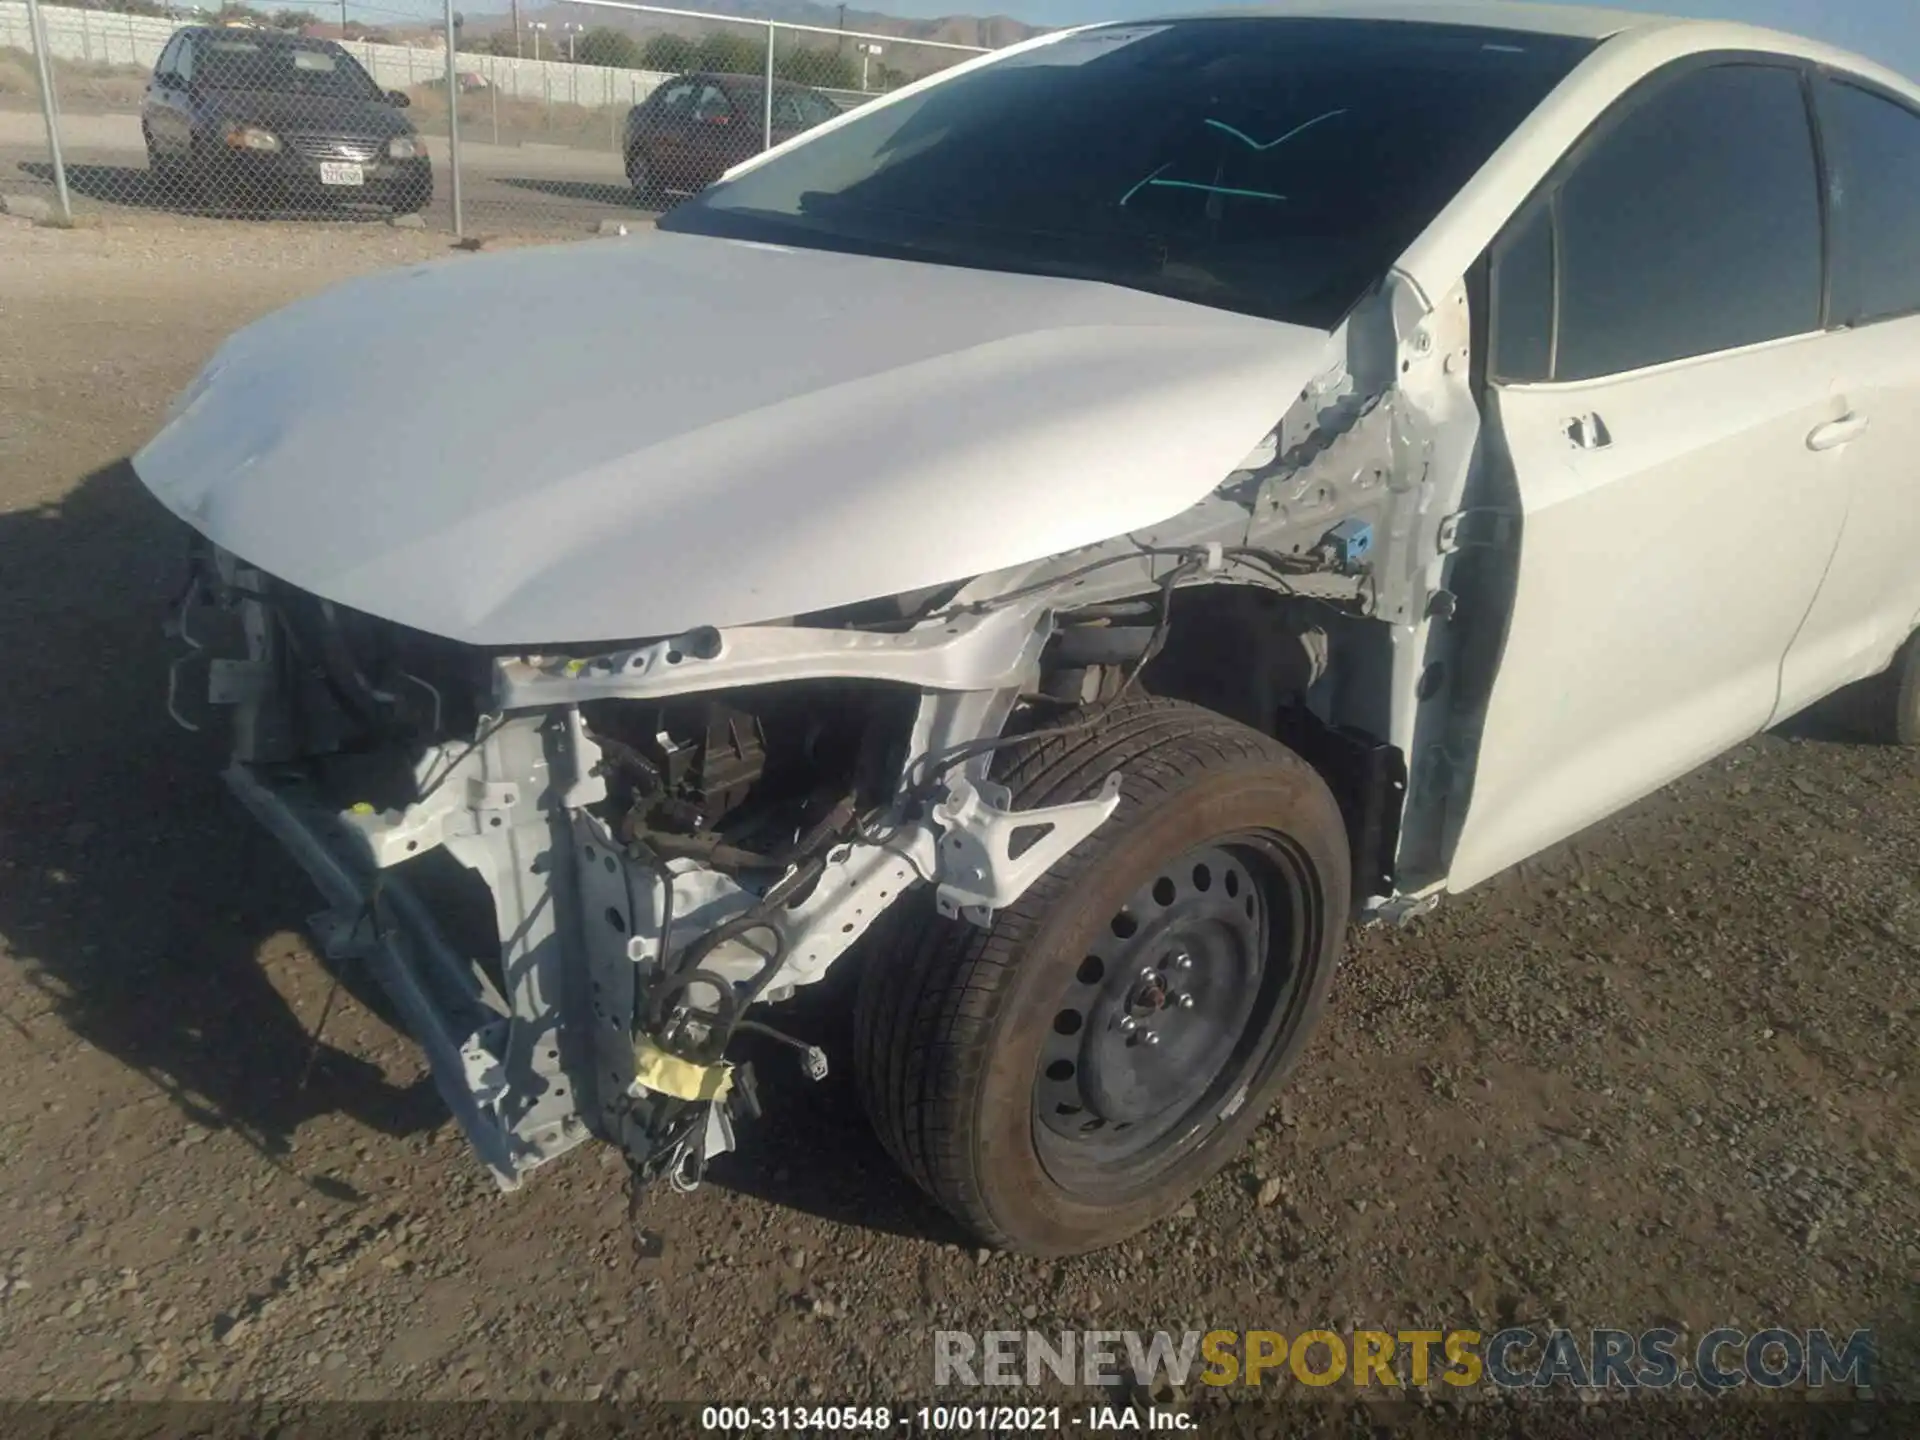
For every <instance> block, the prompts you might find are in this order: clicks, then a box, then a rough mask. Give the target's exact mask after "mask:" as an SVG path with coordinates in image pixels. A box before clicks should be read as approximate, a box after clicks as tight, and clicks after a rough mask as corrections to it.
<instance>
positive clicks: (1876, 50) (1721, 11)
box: [663, 0, 1920, 79]
mask: <svg viewBox="0 0 1920 1440" xmlns="http://www.w3.org/2000/svg"><path fill="white" fill-rule="evenodd" d="M663 3H672V0H663ZM1233 3H1236V0H1185V3H1183V0H1157V3H1156V0H1005V3H1003V4H1000V5H997V6H991V7H988V6H987V5H986V0H983V9H985V8H991V9H994V10H997V11H999V12H1000V13H1002V14H1007V15H1011V16H1013V17H1014V18H1015V19H1016V20H1025V21H1028V22H1029V23H1031V24H1034V25H1084V24H1086V23H1088V22H1089V21H1093V20H1131V19H1135V18H1137V17H1139V16H1142V15H1167V14H1173V13H1177V12H1179V11H1182V10H1211V9H1217V8H1220V6H1221V5H1223V4H1228V5H1230V4H1233ZM861 8H862V9H868V10H875V11H881V12H884V13H886V14H889V15H908V16H914V17H921V16H932V15H943V14H952V13H953V12H954V11H955V10H956V9H957V8H959V7H956V6H955V4H954V3H953V0H872V3H867V4H864V5H862V6H861ZM1612 8H1615V9H1621V10H1652V11H1655V12H1657V13H1660V14H1667V15H1689V16H1697V17H1699V18H1701V19H1706V20H1743V21H1746V22H1747V23H1749V24H1753V25H1768V26H1772V27H1773V28H1774V29H1776V30H1791V31H1793V32H1795V33H1796V34H1800V35H1808V36H1811V37H1813V38H1814V39H1816V40H1824V41H1826V42H1827V43H1829V44H1831V45H1841V46H1844V47H1845V48H1847V49H1849V50H1853V51H1856V52H1858V53H1859V54H1862V55H1866V56H1869V57H1871V58H1872V59H1875V60H1878V61H1879V62H1880V63H1881V64H1883V65H1890V66H1892V67H1893V68H1894V69H1896V70H1899V71H1902V72H1904V73H1905V74H1907V75H1910V76H1913V77H1914V78H1916V79H1920V0H1672V3H1658V0H1649V3H1637V0H1613V5H1612ZM963 13H965V12H963ZM972 13H980V12H972Z"/></svg>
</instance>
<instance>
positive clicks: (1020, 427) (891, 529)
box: [133, 233, 1327, 645]
mask: <svg viewBox="0 0 1920 1440" xmlns="http://www.w3.org/2000/svg"><path fill="white" fill-rule="evenodd" d="M1326 344H1327V337H1326V336H1325V335H1324V334H1322V333H1321V332H1319V331H1314V330H1307V329H1301V328H1298V327H1294V326H1289V325H1282V324H1278V323H1275V322H1271V321H1265V320H1257V319H1251V318H1248V317H1245V316H1240V315H1233V314H1229V313H1226V312H1224V311H1216V310H1210V309H1206V308H1204V307H1201V306H1197V305H1191V304H1187V303H1185V302H1183V301H1177V300H1169V299H1163V298H1160V297H1158V296H1152V295H1147V294H1143V293H1140V292H1137V291H1130V290H1125V289H1121V288H1118V287H1115V286H1109V285H1101V284H1095V283H1091V282H1085V281H1078V280H1060V279H1052V278H1045V277H1036V276H1025V275H1009V274H999V273H993V272H988V271H980V270H965V269H959V268H955V267H950V266H941V265H924V264H913V263H908V262H903V261H894V260H881V259H873V258H870V257H864V256H853V255H841V254H834V253H831V252H827V251H818V250H793V249H785V248H780V247H774V246H766V245H757V244H750V243H746V242H740V241H728V240H717V239H710V238H705V237H698V236H688V235H675V234H665V233H654V234H650V235H648V236H647V237H645V238H643V239H635V240H614V241H608V242H605V243H595V244H583V245H567V246H547V247H539V248H531V249H526V250H519V251H509V252H505V253H502V254H498V255H495V256H490V257H483V258H478V259H467V258H456V259H452V260H448V261H441V262H436V263H433V264H428V265H420V266H415V267H412V268H409V269H405V270H396V271H389V272H386V273H385V274H382V275H378V276H374V277H371V278H367V279H362V280H356V281H351V282H349V283H347V284H345V285H342V286H339V287H338V288H336V289H333V290H330V291H327V292H325V293H323V294H321V295H318V296H315V297H313V298H311V299H308V300H305V301H302V302H300V303H298V304H295V305H293V306H290V307H289V308H287V309H285V310H282V311H280V312H278V313H277V314H274V315H271V316H269V317H268V318H266V319H265V320H262V321H260V322H259V323H257V324H255V325H253V326H251V327H249V328H247V329H245V330H242V331H240V332H239V333H238V334H236V335H235V336H233V337H232V338H231V339H230V340H229V341H228V342H227V343H226V344H225V345H224V346H222V347H221V349H220V351H219V352H218V353H217V354H216V355H215V356H214V358H213V360H212V361H211V362H210V363H209V364H208V366H207V368H206V370H205V371H203V372H202V374H201V376H200V378H199V379H198V380H196V381H195V382H194V384H193V385H192V386H191V387H189V389H188V391H187V392H186V393H185V394H184V395H183V396H182V397H181V398H180V399H179V400H177V401H176V402H175V408H174V411H173V413H172V415H171V416H170V418H169V420H168V422H167V424H166V426H165V427H164V428H163V429H162V430H161V431H160V433H159V434H158V435H156V436H155V437H154V438H153V440H152V441H151V442H149V443H148V445H147V446H146V448H145V449H143V450H141V451H140V453H139V454H138V455H136V456H135V457H134V460H133V464H134V468H135V470H136V471H137V472H138V473H139V475H140V477H141V479H142V480H143V481H144V482H145V483H146V484H147V486H148V487H149V488H150V489H151V490H152V491H153V492H154V494H155V495H156V496H158V497H159V499H160V500H161V501H162V502H163V503H164V504H165V505H166V506H167V507H168V508H169V509H171V510H172V511H174V513H176V514H177V515H179V516H180V517H181V518H183V519H184V520H186V521H187V522H188V523H189V524H191V525H192V526H194V527H195V528H196V529H198V530H199V531H200V532H201V533H203V534H204V535H206V536H207V537H208V538H209V539H211V540H212V541H214V542H215V543H216V544H218V545H220V546H222V547H224V548H225V549H227V550H229V551H231V552H233V553H234V554H236V555H239V556H241V557H242V558H244V559H245V560H247V561H248V562H250V563H251V564H254V565H256V566H259V567H260V568H261V569H263V570H265V571H267V572H268V573H270V574H272V575H276V576H278V577H279V578H281V579H283V580H285V581H288V582H290V583H292V584H294V585H297V586H300V587H301V588H303V589H306V590H310V591H312V592H314V593H316V594H318V595H321V596H324V597H325V598H327V599H330V600H333V601H336V602H338V603H340V604H343V605H348V606H351V607H353V608H355V609H358V610H362V611H366V612H369V613H371V614H374V615H380V616H384V617H386V618H388V619H391V620H396V621H400V622H403V623H405V624H408V625H412V626H415V627H417V628H419V629H422V630H426V631H429V632H432V633H434V634H438V635H443V636H447V637H449V638H451V639H455V640H462V641H467V642H469V643H473V644H487V645H505V644H529V645H531V644H539V643H543V642H551V643H558V642H562V641H567V642H579V641H594V640H603V639H616V638H626V637H635V636H647V635H666V634H675V633H679V632H681V631H683V630H687V629H691V628H693V627H695V626H698V625H734V624H744V623H750V622H754V621H761V620H769V619H777V618H780V617H783V616H787V615H793V614H798V613H802V612H805V611H811V610H820V609H825V608H828V607H830V606H835V605H841V604H848V603H851V602H854V601H858V600H866V599H873V598H876V597H879V596H884V595H890V594H894V593H897V592H900V591H905V590H913V589H918V588H921V587H923V586H930V585H938V584H944V583H946V582H948V581H952V580H958V579H962V578H964V577H967V576H970V575H975V574H979V573H982V572H984V571H989V570H996V569H1000V568H1002V567H1005V566H1009V565H1015V564H1019V563H1022V562H1025V561H1029V560H1036V559H1041V558H1044V557H1046V556H1049V555H1053V554H1057V553H1059V552H1060V551H1063V550H1069V549H1072V548H1075V547H1077V546H1081V545H1087V544H1092V543H1094V542H1097V541H1100V540H1104V539H1109V538H1111V537H1112V536H1115V535H1119V534H1124V533H1126V532H1128V531H1130V530H1135V529H1138V528H1140V527H1142V526H1146V525H1150V524H1152V523H1154V522H1156V521H1159V520H1162V519H1165V518H1166V517H1168V516H1169V515H1172V514H1174V513H1176V512H1178V511H1179V510H1181V509H1183V508H1185V507H1186V506H1187V505H1190V504H1192V503H1194V502H1195V501H1197V500H1199V499H1201V498H1202V497H1204V496H1205V495H1206V494H1207V493H1208V492H1209V491H1210V490H1211V489H1212V488H1213V487H1214V486H1216V485H1218V484H1219V483H1220V481H1221V480H1223V479H1224V478H1225V477H1226V476H1227V474H1228V473H1229V472H1230V471H1231V470H1232V469H1233V468H1234V466H1235V465H1236V464H1238V463H1239V462H1240V461H1241V460H1242V459H1243V458H1244V457H1245V456H1246V455H1247V453H1248V452H1249V451H1250V450H1252V449H1253V448H1254V446H1255V445H1256V444H1258V442H1259V441H1260V440H1261V439H1262V438H1263V437H1264V436H1265V435H1266V434H1267V432H1268V431H1269V430H1271V429H1272V427H1273V426H1274V424H1275V423H1276V422H1277V421H1278V419H1279V417H1280V416H1281V414H1282V413H1283V412H1284V411H1285V410H1286V408H1287V406H1288V405H1289V404H1290V403H1291V401H1292V400H1293V399H1294V397H1295V396H1297V395H1298V393H1299V392H1300V389H1301V387H1302V386H1303V384H1304V383H1305V382H1306V381H1307V380H1308V379H1310V378H1311V377H1312V375H1313V374H1314V373H1315V372H1316V371H1317V370H1318V369H1319V368H1320V365H1321V361H1322V355H1323V351H1324V350H1325V348H1326Z"/></svg>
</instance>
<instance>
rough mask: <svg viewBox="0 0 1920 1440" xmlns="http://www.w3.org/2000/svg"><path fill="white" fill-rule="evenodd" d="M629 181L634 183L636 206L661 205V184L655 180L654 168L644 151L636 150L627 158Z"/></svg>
mask: <svg viewBox="0 0 1920 1440" xmlns="http://www.w3.org/2000/svg"><path fill="white" fill-rule="evenodd" d="M627 179H628V180H630V181H631V182H633V199H634V203H635V204H638V205H644V206H648V207H652V206H655V205H658V204H659V203H660V200H661V190H660V182H659V180H658V179H656V178H655V176H654V173H653V166H652V165H650V164H649V163H648V162H647V155H646V152H645V151H644V150H635V151H634V152H633V153H632V154H631V155H629V156H627Z"/></svg>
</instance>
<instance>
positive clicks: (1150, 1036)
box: [1145, 1030, 1160, 1045]
mask: <svg viewBox="0 0 1920 1440" xmlns="http://www.w3.org/2000/svg"><path fill="white" fill-rule="evenodd" d="M1145 1038H1146V1042H1147V1044H1149V1045H1158V1044H1159V1043H1160V1032H1159V1031H1158V1030H1149V1031H1147V1033H1146V1037H1145Z"/></svg>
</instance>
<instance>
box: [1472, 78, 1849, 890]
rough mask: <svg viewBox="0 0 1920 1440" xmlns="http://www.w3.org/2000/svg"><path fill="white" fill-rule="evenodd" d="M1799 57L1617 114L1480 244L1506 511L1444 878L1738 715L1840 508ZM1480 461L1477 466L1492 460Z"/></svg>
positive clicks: (1818, 568)
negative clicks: (1492, 655)
mask: <svg viewBox="0 0 1920 1440" xmlns="http://www.w3.org/2000/svg"><path fill="white" fill-rule="evenodd" d="M1816 169H1817V167H1816V165H1815V161H1814V147H1813V139H1812V132H1811V128H1810V124H1809V120H1808V115H1807V108H1806V102H1805V98H1804V92H1803V88H1802V83H1801V76H1800V74H1799V72H1798V71H1797V70H1796V69H1795V68H1793V67H1791V66H1780V65H1770V64H1765V63H1759V62H1757V61H1756V62H1752V63H1749V62H1745V61H1740V62H1727V61H1724V60H1723V61H1719V62H1715V63H1702V62H1692V63H1688V64H1685V65H1682V66H1680V67H1676V68H1674V69H1672V70H1669V71H1665V72H1661V73H1660V74H1658V75H1656V76H1654V77H1652V78H1651V79H1649V80H1648V81H1646V82H1644V83H1643V84H1642V85H1640V86H1639V87H1636V89H1635V90H1634V91H1632V92H1630V93H1629V94H1628V95H1627V96H1625V97H1623V99H1622V100H1621V101H1620V102H1619V103H1618V104H1617V106H1616V107H1615V109H1614V110H1613V111H1612V112H1610V113H1609V115H1608V116H1607V117H1606V119H1605V120H1603V121H1602V122H1601V124H1600V125H1599V126H1597V127H1595V129H1594V131H1593V132H1591V133H1590V134H1589V135H1588V136H1587V137H1586V138H1585V139H1583V140H1582V141H1581V142H1580V144H1579V145H1578V146H1577V147H1576V148H1575V149H1574V151H1573V152H1572V153H1571V154H1570V155H1569V156H1568V157H1567V158H1566V160H1565V161H1564V162H1563V163H1562V165H1561V166H1560V167H1559V168H1558V169H1557V170H1556V172H1555V174H1554V175H1553V176H1551V177H1550V178H1549V181H1548V182H1547V184H1546V185H1545V186H1544V187H1543V190H1542V192H1541V193H1540V194H1538V195H1536V196H1535V197H1533V199H1532V200H1530V201H1529V203H1528V206H1527V207H1526V208H1525V209H1523V210H1522V212H1521V213H1520V214H1519V215H1517V216H1516V217H1515V219H1514V221H1513V222H1512V223H1511V224H1510V225H1509V227H1508V228H1507V230H1506V232H1505V233H1504V234H1503V236H1502V238H1501V239H1500V241H1498V242H1497V243H1496V246H1495V250H1494V256H1493V264H1492V267H1491V272H1490V273H1491V288H1492V301H1493V304H1492V315H1491V319H1490V328H1491V331H1492V353H1491V354H1490V356H1489V372H1488V373H1489V381H1490V383H1489V386H1488V389H1489V394H1488V397H1487V407H1488V412H1489V415H1488V418H1489V421H1490V430H1491V432H1492V437H1493V440H1492V443H1493V448H1494V450H1495V452H1496V456H1495V460H1494V463H1505V464H1510V466H1511V472H1512V473H1511V480H1512V484H1513V486H1514V489H1515V490H1516V492H1517V495H1518V503H1519V506H1520V509H1521V512H1522V516H1521V523H1520V537H1521V538H1520V558H1519V569H1518V576H1517V581H1516V588H1515V593H1514V600H1513V614H1512V619H1511V623H1510V627H1509V631H1508V636H1507V640H1506V644H1505V649H1504V651H1503V653H1502V655H1501V658H1500V663H1499V670H1498V672H1497V674H1496V677H1495V680H1494V686H1493V690H1492V693H1491V697H1490V700H1489V708H1488V712H1487V716H1486V723H1485V728H1484V732H1483V735H1482V738H1481V743H1480V746H1479V752H1478V756H1477V760H1476V762H1475V768H1474V773H1473V776H1472V782H1471V786H1472V788H1471V797H1470V800H1469V802H1468V807H1467V813H1466V818H1465V821H1464V823H1463V826H1462V829H1461V833H1460V838H1459V841H1458V844H1457V846H1456V849H1455V853H1454V856H1453V859H1452V863H1451V866H1450V876H1449V885H1450V887H1451V888H1454V889H1460V888H1463V887H1465V886H1467V885H1471V884H1473V883H1475V882H1477V881H1479V880H1481V879H1483V878H1485V877H1486V876H1488V875H1491V874H1493V873H1494V872H1496V871H1498V870H1500V869H1502V868H1504V867H1505V866H1507V865H1509V864H1512V863H1513V862H1515V861H1517V860H1520V859H1523V858H1525V857H1526V856H1527V855H1529V854H1532V853H1533V852H1535V851H1537V850H1539V849H1541V848H1542V847H1544V846H1547V845H1550V844H1552V843H1554V842H1555V841H1557V840H1560V839H1562V838H1564V837H1565V836H1567V835H1570V834H1572V833H1573V832H1574V831H1576V830H1578V829H1580V828H1581V827H1583V826H1585V825H1588V824H1590V823H1592V822H1593V821H1595V820H1597V819H1599V818H1601V817H1602V816H1604V815H1606V814H1608V813H1609V812H1611V811H1613V810H1615V809H1617V808H1619V807H1620V806H1622V805H1624V804H1626V803H1628V802H1630V801H1632V800H1634V799H1636V798H1638V797H1639V796H1641V795H1644V794H1647V793H1648V792H1650V791H1652V790H1654V789H1656V788H1657V787H1659V786H1660V785H1662V784H1664V783H1666V782H1667V781H1668V780H1671V779H1673V778H1674V777H1675V776H1677V775H1679V774H1682V773H1683V772H1685V771H1686V770H1688V769H1690V768H1692V767H1693V766H1695V765H1698V764H1700V763H1701V762H1702V761H1704V760H1707V759H1709V758H1710V757H1712V756H1713V755H1715V754H1717V753H1719V752H1720V751H1722V750H1724V749H1726V748H1727V747H1729V746H1731V745H1733V744H1735V743H1737V742H1739V741H1740V740H1742V739H1744V738H1746V737H1747V736H1750V735H1752V734H1754V733H1755V732H1757V731H1758V730H1760V729H1761V728H1763V727H1764V726H1765V725H1766V724H1767V721H1768V719H1769V717H1770V716H1771V715H1772V714H1773V712H1774V709H1775V705H1776V702H1777V699H1778V694H1779V685H1780V674H1781V662H1782V659H1783V657H1784V656H1785V655H1786V653H1787V650H1788V647H1789V646H1790V645H1791V643H1792V641H1793V637H1794V635H1795V633H1796V631H1797V630H1798V628H1799V627H1800V625H1801V622H1802V621H1803V619H1804V618H1805V616H1806V615H1807V613H1808V610H1809V607H1810V606H1811V605H1812V603H1813V600H1814V596H1815V594H1816V592H1817V591H1818V589H1819V587H1820V582H1821V578H1822V576H1823V574H1824V572H1825V570H1826V567H1827V563H1828V560H1829V559H1830V557H1831V555H1832V553H1833V549H1834V544H1835V541H1836V539H1837V537H1838V535H1839V531H1840V526H1841V523H1842V519H1843V517H1844V514H1845V509H1846V490H1845V486H1846V476H1845V472H1844V470H1843V468H1842V465H1841V463H1840V460H1841V457H1840V456H1839V455H1837V454H1835V453H1833V452H1832V451H1830V450H1829V451H1816V450H1812V449H1809V448H1808V446H1807V443H1806V437H1807V436H1808V434H1809V433H1811V432H1813V431H1814V430H1815V429H1816V428H1817V427H1819V426H1821V425H1822V424H1825V423H1828V422H1831V421H1833V420H1836V419H1839V418H1840V415H1841V412H1842V409H1843V402H1842V401H1841V400H1840V399H1839V397H1838V395H1837V385H1838V381H1839V375H1838V373H1837V371H1836V369H1835V360H1834V352H1833V348H1832V344H1831V341H1830V340H1829V339H1828V337H1827V336H1826V335H1825V334H1823V332H1822V326H1821V283H1822V282H1821V243H1822V242H1821V213H1820V202H1819V193H1818V183H1817V179H1816ZM1501 451H1504V455H1501V454H1499V453H1498V452H1501Z"/></svg>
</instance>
